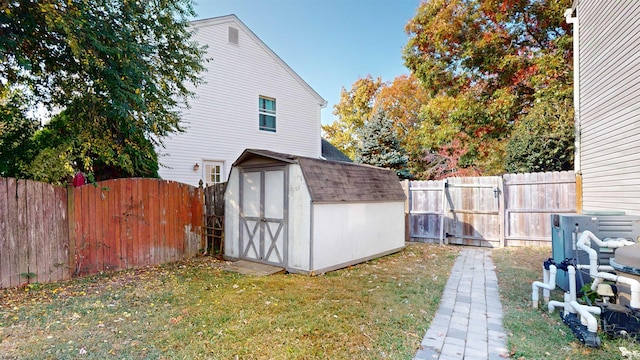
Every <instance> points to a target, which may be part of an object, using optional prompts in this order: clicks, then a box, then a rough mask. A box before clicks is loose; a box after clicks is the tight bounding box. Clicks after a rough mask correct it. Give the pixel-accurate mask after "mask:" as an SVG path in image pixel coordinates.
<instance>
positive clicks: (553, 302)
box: [547, 300, 567, 313]
mask: <svg viewBox="0 0 640 360" xmlns="http://www.w3.org/2000/svg"><path fill="white" fill-rule="evenodd" d="M561 306H562V307H564V308H565V309H566V307H567V305H566V303H564V302H562V301H556V300H551V301H549V303H548V304H547V307H548V308H549V312H550V313H553V312H554V311H555V309H556V308H557V307H561Z"/></svg>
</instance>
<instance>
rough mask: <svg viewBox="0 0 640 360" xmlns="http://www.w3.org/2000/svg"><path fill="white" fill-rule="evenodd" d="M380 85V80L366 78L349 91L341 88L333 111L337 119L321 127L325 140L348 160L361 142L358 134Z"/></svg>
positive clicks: (354, 154) (371, 109)
mask: <svg viewBox="0 0 640 360" xmlns="http://www.w3.org/2000/svg"><path fill="white" fill-rule="evenodd" d="M382 85H383V83H382V80H381V79H380V78H377V79H373V78H372V77H371V76H367V77H366V78H362V79H358V80H356V82H354V83H353V85H352V86H351V90H349V91H347V90H346V89H345V88H342V91H341V92H340V102H339V103H338V104H336V105H335V107H334V111H333V114H334V115H336V116H338V119H337V120H336V121H334V122H333V124H330V125H323V126H322V130H323V131H324V133H325V134H324V136H325V138H326V139H327V140H329V142H331V144H332V145H333V146H335V147H336V148H338V149H339V150H340V151H342V152H343V153H344V154H345V155H347V156H348V157H349V158H350V159H354V158H355V156H356V149H357V148H358V146H359V145H360V141H361V140H360V139H359V138H358V132H359V131H360V130H362V127H363V126H364V123H365V122H366V121H367V119H368V118H369V117H370V116H371V113H372V111H373V106H374V100H375V95H376V94H377V93H378V91H379V90H380V87H381V86H382Z"/></svg>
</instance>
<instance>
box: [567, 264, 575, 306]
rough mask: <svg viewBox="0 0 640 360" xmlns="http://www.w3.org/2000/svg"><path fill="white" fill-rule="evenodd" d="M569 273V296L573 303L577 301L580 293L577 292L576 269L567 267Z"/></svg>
mask: <svg viewBox="0 0 640 360" xmlns="http://www.w3.org/2000/svg"><path fill="white" fill-rule="evenodd" d="M567 272H568V273H569V295H570V296H571V301H576V297H577V293H578V291H577V290H576V268H575V267H573V266H571V265H569V266H567Z"/></svg>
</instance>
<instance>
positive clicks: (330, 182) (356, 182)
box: [233, 149, 405, 202]
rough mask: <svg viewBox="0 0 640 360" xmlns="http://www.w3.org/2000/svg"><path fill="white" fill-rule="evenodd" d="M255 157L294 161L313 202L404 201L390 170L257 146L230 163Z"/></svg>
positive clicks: (396, 178) (397, 181) (395, 178)
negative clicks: (257, 147)
mask: <svg viewBox="0 0 640 360" xmlns="http://www.w3.org/2000/svg"><path fill="white" fill-rule="evenodd" d="M256 156H258V157H264V158H269V159H272V160H278V161H282V162H284V163H298V164H299V165H300V168H301V169H302V173H303V175H304V178H305V181H306V182H307V187H308V189H309V193H310V195H311V200H312V201H314V202H364V201H404V200H405V195H404V191H403V190H402V186H401V185H400V180H399V179H398V176H397V175H396V173H395V171H393V170H388V169H383V168H379V167H375V166H369V165H362V164H354V163H346V162H338V161H329V160H321V159H313V158H307V157H302V156H295V155H288V154H281V153H276V152H273V151H268V150H257V149H247V150H245V151H244V152H243V153H242V155H240V157H239V158H238V160H236V162H235V163H234V164H233V165H234V166H238V165H241V164H242V163H243V162H244V161H246V160H249V159H251V158H254V157H256Z"/></svg>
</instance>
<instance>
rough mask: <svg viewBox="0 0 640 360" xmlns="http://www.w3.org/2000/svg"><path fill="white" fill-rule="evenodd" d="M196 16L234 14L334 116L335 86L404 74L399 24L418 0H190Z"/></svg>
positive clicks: (328, 118) (329, 117) (329, 118)
mask: <svg viewBox="0 0 640 360" xmlns="http://www.w3.org/2000/svg"><path fill="white" fill-rule="evenodd" d="M196 1H197V4H196V7H195V10H196V12H197V13H198V16H197V19H206V18H210V17H215V16H221V15H229V14H235V15H236V16H238V18H240V20H242V22H244V23H245V25H247V26H248V27H249V28H250V29H251V30H252V31H253V32H254V33H255V34H256V35H257V36H258V37H259V38H260V39H261V40H262V41H264V43H265V44H267V46H269V47H270V48H271V50H273V51H274V52H275V53H276V54H278V56H280V57H281V58H282V60H284V61H285V62H286V63H287V64H288V65H289V66H290V67H291V68H292V69H293V70H294V71H295V72H297V73H298V75H300V76H301V77H302V78H303V79H304V80H305V81H306V82H307V83H308V84H309V85H311V87H312V88H313V89H314V90H315V91H317V92H318V93H319V94H320V95H321V96H322V97H323V98H325V99H326V100H327V102H328V104H327V107H326V108H324V109H323V110H322V123H323V124H328V123H331V122H333V121H334V120H335V116H334V115H333V106H334V105H335V104H336V103H337V102H338V101H339V100H340V89H341V88H342V87H345V88H346V89H347V90H348V89H350V88H351V84H353V83H354V82H355V81H356V80H357V79H358V78H361V77H365V76H367V75H371V76H373V77H374V78H376V77H382V79H383V80H384V81H391V80H393V78H395V77H396V76H398V75H401V74H408V73H409V71H408V70H407V69H406V68H405V67H404V65H403V61H402V48H403V47H404V45H405V44H406V43H407V39H408V37H407V35H406V34H405V32H404V25H405V24H406V23H407V21H409V20H410V19H411V18H412V17H413V16H414V15H415V12H416V9H417V7H418V5H419V3H420V0H196Z"/></svg>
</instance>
